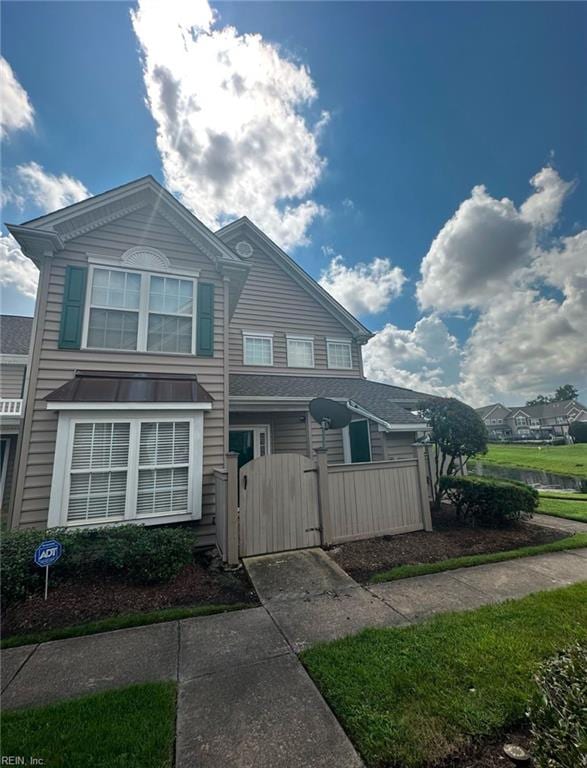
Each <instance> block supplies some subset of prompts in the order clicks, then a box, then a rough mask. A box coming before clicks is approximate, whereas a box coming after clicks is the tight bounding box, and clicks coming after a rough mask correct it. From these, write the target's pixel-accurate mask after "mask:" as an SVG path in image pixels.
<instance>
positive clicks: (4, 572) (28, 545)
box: [0, 525, 196, 605]
mask: <svg viewBox="0 0 587 768" xmlns="http://www.w3.org/2000/svg"><path fill="white" fill-rule="evenodd" d="M45 539H57V540H58V541H60V542H61V544H62V545H63V555H62V557H61V559H60V560H58V561H57V563H56V564H55V565H53V566H51V578H52V580H58V581H63V580H67V579H75V580H77V581H87V580H91V579H96V578H100V577H108V578H115V579H121V580H124V581H130V582H134V583H139V584H157V583H162V582H166V581H170V580H171V579H172V578H173V577H174V576H176V575H177V574H178V573H179V572H180V571H181V569H182V568H184V566H186V565H188V564H189V563H191V562H192V560H193V554H194V547H195V543H196V536H195V533H194V531H193V529H191V528H183V527H181V528H170V527H161V528H150V527H146V526H142V525H121V526H119V527H115V528H92V529H87V530H72V529H64V528H52V529H51V530H48V531H42V530H36V529H35V530H21V531H10V532H3V534H2V541H1V543H0V578H1V580H2V604H3V605H7V604H9V603H12V602H15V601H17V600H22V599H23V598H25V597H26V596H27V595H28V594H30V593H31V592H34V591H35V590H36V589H39V588H40V587H41V583H42V580H43V576H44V569H42V568H38V567H37V566H36V565H35V564H34V562H33V554H34V551H35V549H36V547H37V546H38V545H39V544H40V543H41V542H42V541H44V540H45Z"/></svg>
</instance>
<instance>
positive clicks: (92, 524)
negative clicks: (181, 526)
mask: <svg viewBox="0 0 587 768" xmlns="http://www.w3.org/2000/svg"><path fill="white" fill-rule="evenodd" d="M200 519H201V518H200V517H194V516H192V515H190V514H188V513H187V512H184V513H183V514H173V515H167V514H162V515H150V516H148V517H132V518H128V519H126V520H112V519H110V520H109V519H108V518H100V519H97V520H87V521H86V520H84V521H81V522H76V523H68V522H63V523H61V526H62V527H63V528H97V527H102V526H108V527H109V528H110V527H114V526H117V525H163V524H164V523H181V522H189V521H195V520H200Z"/></svg>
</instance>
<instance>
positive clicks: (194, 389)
mask: <svg viewBox="0 0 587 768" xmlns="http://www.w3.org/2000/svg"><path fill="white" fill-rule="evenodd" d="M45 400H48V401H51V402H61V403H74V402H77V403H211V402H212V400H213V398H212V397H211V395H210V394H209V393H208V392H207V391H206V390H205V389H204V387H202V385H201V384H199V383H198V380H197V378H196V376H195V375H194V376H192V375H187V374H171V373H120V372H117V371H76V374H75V378H73V379H71V380H70V381H68V382H66V383H65V384H63V385H62V386H61V387H59V388H58V389H55V390H54V391H53V392H50V393H49V394H48V395H46V396H45Z"/></svg>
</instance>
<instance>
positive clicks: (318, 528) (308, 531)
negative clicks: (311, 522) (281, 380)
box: [306, 526, 322, 533]
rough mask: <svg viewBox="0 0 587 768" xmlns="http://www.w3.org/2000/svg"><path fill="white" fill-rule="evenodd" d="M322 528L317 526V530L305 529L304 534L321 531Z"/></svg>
mask: <svg viewBox="0 0 587 768" xmlns="http://www.w3.org/2000/svg"><path fill="white" fill-rule="evenodd" d="M321 530H322V528H321V527H320V526H318V527H317V528H306V533H310V531H321Z"/></svg>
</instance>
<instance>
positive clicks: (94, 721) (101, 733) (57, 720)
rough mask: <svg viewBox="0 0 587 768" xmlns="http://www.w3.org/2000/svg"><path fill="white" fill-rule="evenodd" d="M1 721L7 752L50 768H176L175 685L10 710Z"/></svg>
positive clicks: (139, 687)
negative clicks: (174, 746)
mask: <svg viewBox="0 0 587 768" xmlns="http://www.w3.org/2000/svg"><path fill="white" fill-rule="evenodd" d="M1 725H2V755H3V756H9V755H10V756H13V755H16V756H24V757H25V758H26V759H27V760H28V759H29V758H30V757H35V758H41V759H42V760H43V761H44V762H43V763H42V765H43V766H45V768H171V766H172V765H173V745H174V738H175V684H174V683H150V684H147V685H134V686H131V687H129V688H122V689H119V690H116V691H109V692H108V693H98V694H95V695H92V696H86V697H84V698H82V699H76V700H73V701H67V702H63V703H60V704H53V705H51V706H49V707H43V708H40V709H26V710H17V711H14V712H5V713H4V714H3V715H2V719H1ZM2 764H4V762H2ZM26 764H27V765H28V764H29V763H28V762H27V763H26Z"/></svg>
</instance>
